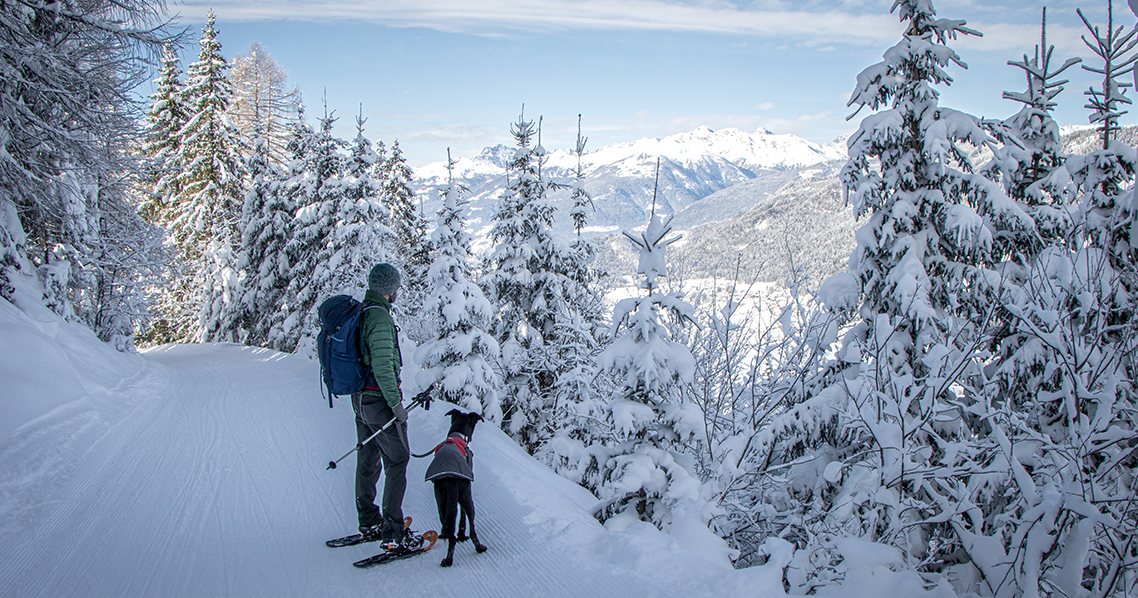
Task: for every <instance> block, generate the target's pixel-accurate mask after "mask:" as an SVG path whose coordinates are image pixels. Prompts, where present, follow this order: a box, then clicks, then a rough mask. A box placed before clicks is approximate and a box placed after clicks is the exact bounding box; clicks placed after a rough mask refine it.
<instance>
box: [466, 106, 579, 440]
mask: <svg viewBox="0 0 1138 598" xmlns="http://www.w3.org/2000/svg"><path fill="white" fill-rule="evenodd" d="M511 133H512V134H513V136H514V140H515V142H516V143H517V149H516V150H515V152H514V155H513V156H512V157H511V159H510V161H509V163H508V164H507V169H508V173H509V174H508V176H509V177H510V181H509V185H508V187H507V188H506V191H505V192H504V193H503V194H502V196H501V197H500V198H499V204H498V209H497V212H496V213H495V214H494V219H493V220H494V224H493V227H492V229H491V238H492V239H493V241H494V243H495V245H494V249H493V251H492V252H491V254H490V256H489V258H488V260H487V267H486V275H485V277H484V278H483V280H482V285H483V288H485V289H486V290H487V296H488V297H489V299H490V301H491V303H493V304H494V305H495V306H496V308H497V313H498V315H497V323H496V324H495V332H494V334H495V337H496V338H497V339H498V342H499V344H500V345H501V346H502V360H501V370H502V372H503V377H504V378H505V383H506V391H505V397H504V398H503V401H502V411H503V417H504V425H505V428H506V430H507V431H509V433H510V434H511V435H512V436H513V437H514V438H515V439H516V440H517V441H518V442H519V443H520V444H522V446H524V447H526V448H527V450H529V451H530V452H534V451H536V450H537V449H538V447H540V446H541V444H542V443H543V442H545V441H546V440H548V439H549V438H550V437H551V436H552V434H553V429H554V427H555V424H554V422H553V421H552V418H551V415H552V414H553V409H552V407H553V401H554V397H553V388H554V386H555V384H556V382H557V379H558V376H559V371H558V370H559V367H560V364H558V363H556V360H555V357H554V353H553V352H552V350H553V349H554V348H555V347H556V346H557V345H558V343H557V341H556V337H557V335H558V328H557V314H558V311H559V309H560V307H561V306H562V305H563V302H564V301H565V298H566V289H567V288H568V286H570V285H572V282H571V281H570V280H569V279H568V273H569V268H570V267H571V266H570V264H569V262H570V260H571V255H572V254H573V252H572V249H571V247H570V243H569V242H568V241H567V240H566V239H564V238H562V237H560V236H558V235H555V234H554V233H553V231H552V228H553V217H554V206H553V204H552V203H551V202H550V199H549V195H550V192H551V191H552V190H553V189H556V188H559V187H560V185H557V184H556V183H553V182H552V181H549V180H548V179H546V178H544V177H543V175H542V166H543V165H544V163H545V161H546V160H547V157H546V154H547V152H546V150H545V148H544V147H542V145H541V142H540V139H539V138H538V137H539V134H540V130H539V127H537V126H535V123H534V122H533V121H530V120H526V119H525V116H524V115H522V116H519V117H518V121H517V122H516V123H514V124H513V125H511Z"/></svg>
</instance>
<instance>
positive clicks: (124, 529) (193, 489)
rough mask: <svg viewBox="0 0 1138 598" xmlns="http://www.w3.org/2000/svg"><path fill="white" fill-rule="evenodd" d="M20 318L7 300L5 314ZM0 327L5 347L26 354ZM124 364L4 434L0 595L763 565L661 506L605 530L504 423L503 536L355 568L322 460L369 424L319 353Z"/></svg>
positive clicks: (553, 582) (497, 513)
mask: <svg viewBox="0 0 1138 598" xmlns="http://www.w3.org/2000/svg"><path fill="white" fill-rule="evenodd" d="M0 305H5V302H3V301H0ZM19 319H20V318H19V316H18V314H14V313H12V310H7V311H0V324H2V325H4V326H8V325H11V324H13V323H14V322H16V321H18V320H19ZM3 339H4V340H3V341H0V342H2V343H3V344H0V351H2V352H3V354H4V355H13V354H15V353H16V350H17V348H16V347H14V346H13V345H12V344H11V343H10V342H9V340H8V339H9V337H7V336H5V337H3ZM96 342H97V341H96ZM46 344H50V343H46ZM86 348H90V347H86ZM36 357H43V358H44V359H42V360H41V362H42V365H41V370H39V371H37V370H36V369H35V368H32V369H27V370H24V371H23V372H21V373H19V374H18V378H17V379H18V380H19V381H21V382H27V381H29V380H39V379H42V378H41V374H42V373H47V372H48V371H49V370H51V369H52V368H54V367H56V366H58V365H59V364H60V363H61V362H60V361H58V360H56V357H58V355H48V354H46V353H44V354H41V355H38V356H36ZM121 363H123V364H126V366H125V367H126V368H127V369H129V368H137V369H136V371H135V372H134V374H133V375H131V376H127V377H125V378H124V380H125V381H122V382H121V383H118V384H117V387H116V388H114V389H108V388H105V387H99V388H98V389H95V386H97V385H94V384H92V385H91V386H89V387H88V388H86V389H84V390H81V391H77V392H78V394H79V395H82V396H81V397H80V398H79V399H76V400H75V401H73V402H72V403H71V404H69V405H68V406H67V408H66V409H57V410H56V411H55V412H54V413H52V414H49V415H47V416H41V417H38V418H36V419H33V420H32V421H29V422H27V423H25V424H24V425H23V426H21V427H20V428H19V429H18V430H17V431H16V432H15V433H14V434H12V435H11V437H10V438H9V439H8V440H7V441H6V442H5V443H3V444H0V595H2V596H5V597H25V596H27V597H31V596H50V597H58V596H90V597H101V596H106V597H111V596H161V597H177V596H272V597H284V596H362V595H372V594H375V593H381V594H383V595H392V596H416V595H433V596H527V597H528V596H535V595H558V596H600V597H604V596H614V597H615V596H621V597H626V596H675V595H688V596H713V595H723V594H727V593H734V592H736V591H738V590H740V589H742V588H743V587H747V586H752V583H751V582H749V581H748V580H750V579H751V578H752V577H754V574H755V573H756V572H755V571H754V570H752V571H747V572H735V571H733V570H732V569H730V567H729V563H725V562H724V560H723V559H722V555H720V556H719V557H718V558H717V557H716V556H715V553H714V551H706V550H704V551H701V552H700V554H693V553H692V552H689V551H687V550H685V549H683V548H681V547H680V544H679V543H678V542H676V541H675V540H674V539H673V538H672V537H670V536H668V535H665V534H663V533H661V532H659V531H657V530H656V529H655V528H653V527H651V526H649V525H647V524H641V525H637V526H633V527H632V528H630V529H628V530H624V531H612V530H606V529H605V528H603V527H602V526H601V525H600V524H598V523H597V522H596V521H595V520H594V519H593V518H592V517H590V516H589V515H588V513H587V510H586V509H587V507H589V506H591V504H592V502H593V498H592V496H591V495H590V494H589V493H588V492H586V491H584V490H582V489H581V488H579V487H577V486H575V485H574V484H572V483H570V482H568V481H566V480H564V479H562V478H560V477H558V476H556V475H555V474H553V473H552V472H551V471H549V470H548V469H547V468H545V467H543V466H541V465H540V464H538V463H537V462H535V461H534V460H533V459H531V458H530V457H528V456H527V455H526V454H525V453H524V452H523V451H522V450H521V449H520V448H518V447H517V446H516V445H515V444H514V443H513V442H512V441H510V440H509V439H508V437H506V436H505V435H504V434H502V433H501V432H499V431H497V430H496V429H494V428H492V427H490V426H484V427H481V428H479V430H478V431H477V432H476V434H475V437H474V441H473V443H472V446H473V447H474V448H475V450H476V452H477V462H476V475H477V482H476V484H475V501H476V504H477V506H478V523H479V528H480V536H481V538H482V540H483V541H484V542H485V543H486V544H488V545H489V546H490V551H489V552H487V553H485V554H482V555H476V554H474V551H473V549H472V547H471V546H469V544H464V545H461V546H460V547H459V549H458V551H457V552H456V564H455V566H454V567H453V568H452V569H441V568H440V567H439V566H438V561H439V559H440V558H441V556H442V555H441V552H440V553H435V554H428V555H424V556H422V557H418V558H416V559H413V560H408V561H402V562H399V563H393V564H390V565H385V566H383V567H380V568H377V569H372V570H366V571H361V570H356V569H355V568H353V567H352V566H351V564H350V563H351V562H352V561H353V560H357V559H359V558H363V557H365V556H368V555H370V554H372V553H374V551H375V548H374V546H369V545H362V546H357V547H350V548H343V549H329V548H327V547H325V546H324V545H323V541H324V540H326V539H328V538H331V537H334V536H338V535H341V534H344V533H348V532H351V531H352V528H353V527H354V521H355V513H354V508H353V506H352V487H353V476H352V468H351V467H350V466H349V467H341V468H340V469H337V470H335V471H328V470H326V469H325V467H326V464H327V462H328V461H329V460H330V459H332V458H335V457H338V456H339V455H340V454H342V453H343V452H344V451H346V450H347V449H348V448H351V446H352V444H353V443H354V437H353V426H352V421H351V420H352V415H351V408H350V407H349V406H348V405H347V404H340V405H338V406H337V408H336V409H335V410H329V409H328V407H327V404H326V403H323V402H322V401H321V399H320V393H319V389H318V385H317V371H316V367H315V364H314V363H313V362H311V361H309V360H307V359H304V358H299V357H294V356H289V355H282V354H279V353H275V352H272V351H267V350H258V349H250V348H245V347H239V346H233V345H189V346H172V347H163V348H159V349H156V350H152V351H149V352H147V353H145V354H143V356H142V357H141V358H139V357H138V356H123V358H122V360H121ZM28 386H33V385H32V384H28ZM23 398H27V397H23ZM16 402H18V400H17V397H13V396H11V395H7V394H6V395H5V396H4V398H3V401H2V403H3V405H4V407H5V409H7V408H8V407H11V405H12V404H13V403H16ZM446 410H447V406H446V405H436V406H435V407H434V408H433V409H432V410H431V411H430V412H423V411H422V410H416V411H413V412H412V416H411V443H412V449H413V450H416V451H424V450H426V449H428V448H430V446H432V445H433V444H434V443H437V442H438V440H440V439H441V438H442V437H443V436H444V433H445V430H446V423H447V421H446V420H445V419H444V417H443V414H444V413H445V411H446ZM348 463H351V459H349V460H348ZM425 467H426V463H425V462H424V461H423V460H415V461H414V462H413V463H412V465H411V467H410V471H409V474H408V480H409V487H408V492H407V498H406V500H405V509H406V512H407V513H408V514H410V515H412V516H414V517H415V518H416V520H417V522H419V525H418V526H417V527H420V529H422V526H425V525H430V526H431V527H434V526H435V524H436V522H435V517H434V508H435V507H434V503H433V497H432V494H431V488H430V486H429V485H428V484H427V483H425V482H423V481H422V479H423V478H422V476H423V473H424V471H425ZM693 537H694V538H696V540H692V538H693ZM698 538H699V535H698V534H695V535H694V536H693V535H691V534H689V535H687V536H685V537H684V543H685V544H688V545H692V546H696V547H699V546H700V542H699V540H698ZM705 557H707V558H705ZM709 558H710V559H711V560H708V559H709ZM740 584H742V585H740ZM551 588H552V589H553V590H552V591H551ZM780 589H781V588H779V590H780ZM749 590H750V592H749V593H750V594H753V595H763V589H762V588H760V587H749ZM777 593H778V592H776V594H777Z"/></svg>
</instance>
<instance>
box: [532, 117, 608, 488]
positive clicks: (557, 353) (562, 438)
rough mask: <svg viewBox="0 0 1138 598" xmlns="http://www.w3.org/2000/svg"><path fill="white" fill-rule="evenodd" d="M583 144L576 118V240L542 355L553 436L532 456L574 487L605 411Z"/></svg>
mask: <svg viewBox="0 0 1138 598" xmlns="http://www.w3.org/2000/svg"><path fill="white" fill-rule="evenodd" d="M585 143H586V139H585V137H584V136H583V135H582V134H581V126H580V118H578V124H577V143H576V145H575V146H574V153H575V154H576V155H577V167H576V168H575V169H574V170H573V175H574V176H573V183H572V185H571V189H572V191H571V192H570V200H571V201H572V202H573V207H572V208H571V210H570V216H571V217H572V219H573V228H574V229H575V230H576V231H577V237H576V239H574V241H573V243H572V244H571V245H570V246H569V248H568V250H567V251H566V252H565V256H564V260H563V261H562V264H563V266H564V267H565V270H564V274H565V278H564V281H563V286H562V292H561V296H560V297H558V301H557V309H556V314H555V318H556V321H555V324H554V326H555V329H556V331H557V334H556V336H555V339H553V340H554V343H552V344H548V345H545V346H544V347H543V351H542V354H543V355H544V356H545V358H546V361H547V362H548V363H549V364H550V365H551V366H552V367H553V368H554V370H555V372H556V374H557V379H556V381H555V383H554V388H553V405H552V425H553V428H554V432H553V437H552V438H551V439H550V440H549V441H548V442H546V444H545V445H544V446H543V447H541V449H540V450H539V452H538V453H537V456H538V457H539V458H541V459H542V460H543V461H545V462H546V463H548V464H549V465H550V466H551V467H553V468H554V470H556V471H557V472H558V473H560V474H561V475H563V476H565V477H567V478H569V479H571V480H574V481H576V482H582V481H583V480H584V477H585V475H586V472H587V470H588V466H589V463H590V462H591V459H590V457H589V455H588V452H587V448H588V447H590V446H592V445H596V444H600V442H601V436H600V435H599V434H598V430H596V426H595V424H594V422H595V421H596V420H597V419H599V417H600V413H601V410H602V407H603V405H604V400H603V399H602V397H603V396H604V394H603V393H605V392H608V391H609V390H610V389H608V388H607V387H606V386H605V385H604V383H605V381H606V380H607V379H605V378H603V377H601V376H598V372H597V367H596V356H597V354H598V353H599V352H600V351H601V350H602V349H603V348H604V343H605V342H606V341H607V340H608V332H609V331H608V328H609V326H606V322H605V318H606V317H607V311H608V308H607V306H606V305H605V304H604V300H603V298H602V293H601V291H600V290H599V288H598V285H599V283H600V280H599V278H600V275H599V274H598V272H597V271H596V270H595V268H594V267H593V264H594V257H595V254H596V251H595V249H594V248H593V245H592V243H590V242H589V241H588V240H587V239H584V238H582V236H581V231H582V229H583V228H584V227H585V225H586V224H587V223H588V210H589V209H590V208H592V198H591V197H590V196H589V193H588V192H587V191H586V190H585V185H584V180H585V173H584V168H583V167H582V163H581V162H582V158H583V156H584V154H585Z"/></svg>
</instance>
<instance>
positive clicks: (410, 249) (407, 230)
mask: <svg viewBox="0 0 1138 598" xmlns="http://www.w3.org/2000/svg"><path fill="white" fill-rule="evenodd" d="M382 172H383V180H382V184H383V193H382V198H383V201H384V203H385V204H386V205H387V207H388V209H389V210H390V222H391V229H392V231H394V235H395V247H394V249H395V255H394V256H393V257H394V258H395V260H396V261H397V262H398V265H399V266H401V268H400V269H401V270H402V271H403V275H404V280H403V284H402V285H401V287H402V288H401V290H400V294H401V295H402V297H403V301H400V304H399V305H398V306H396V309H397V311H399V312H400V313H402V314H404V315H405V320H407V321H416V320H418V319H419V318H417V317H416V315H417V314H418V312H419V309H420V308H421V307H422V306H423V302H424V300H425V298H426V293H427V278H428V277H427V269H428V268H429V267H430V264H431V258H430V255H431V245H430V239H429V238H428V237H427V221H426V219H425V218H424V217H423V216H422V215H421V214H420V213H419V209H418V206H417V205H416V201H415V192H414V191H412V190H411V180H412V177H413V174H412V172H411V168H410V167H409V166H407V159H406V158H405V157H404V156H403V150H401V149H399V141H395V142H394V143H392V144H391V153H390V154H389V155H388V156H387V158H386V159H385V160H384V162H383V166H382ZM408 332H409V333H410V336H411V338H413V339H415V340H417V341H418V340H422V339H424V338H425V337H426V335H425V334H423V332H427V331H420V330H418V329H417V327H412V329H411V330H409V331H408Z"/></svg>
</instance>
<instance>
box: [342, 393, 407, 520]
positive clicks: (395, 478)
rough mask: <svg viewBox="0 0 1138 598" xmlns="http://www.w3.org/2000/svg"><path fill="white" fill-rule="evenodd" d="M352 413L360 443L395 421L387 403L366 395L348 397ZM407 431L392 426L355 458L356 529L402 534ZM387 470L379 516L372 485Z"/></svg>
mask: <svg viewBox="0 0 1138 598" xmlns="http://www.w3.org/2000/svg"><path fill="white" fill-rule="evenodd" d="M352 408H353V409H355V411H356V438H357V439H358V440H359V441H360V442H363V441H364V440H367V438H368V437H369V436H371V435H372V434H374V433H375V431H376V430H378V429H380V428H382V427H383V425H384V424H386V423H387V422H389V421H391V419H392V418H393V417H395V413H393V412H392V411H391V407H389V406H388V405H387V401H385V400H383V397H382V396H380V395H378V394H371V393H369V392H364V393H359V394H354V395H352ZM406 438H407V430H406V426H405V424H400V423H396V424H395V425H393V426H391V427H390V428H388V429H386V430H384V431H383V432H382V433H380V435H379V436H376V437H375V438H374V439H373V440H372V441H371V442H369V443H367V444H365V445H363V446H362V447H361V448H360V450H359V452H358V453H357V455H356V511H357V512H358V513H359V518H360V526H361V527H363V526H373V525H379V524H381V523H382V524H383V534H384V536H385V537H399V536H400V535H401V534H402V530H403V493H404V492H405V491H406V490H407V461H408V460H409V459H410V456H411V455H410V451H408V450H407V442H406ZM385 469H386V470H387V478H386V480H385V481H384V484H383V500H382V507H383V511H382V515H381V513H380V508H379V507H377V506H376V504H375V497H376V484H377V483H378V482H379V476H380V474H381V473H383V471H384V470H385Z"/></svg>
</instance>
